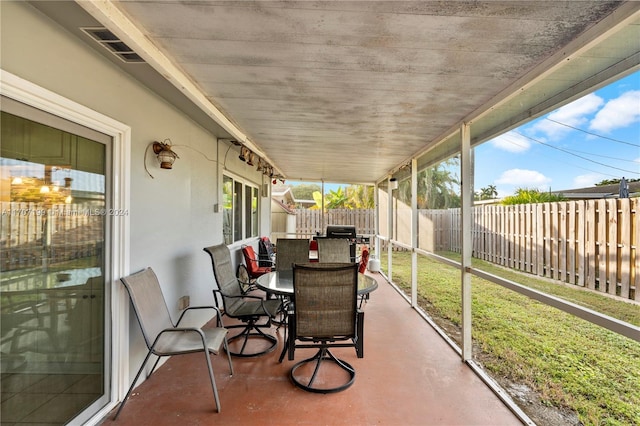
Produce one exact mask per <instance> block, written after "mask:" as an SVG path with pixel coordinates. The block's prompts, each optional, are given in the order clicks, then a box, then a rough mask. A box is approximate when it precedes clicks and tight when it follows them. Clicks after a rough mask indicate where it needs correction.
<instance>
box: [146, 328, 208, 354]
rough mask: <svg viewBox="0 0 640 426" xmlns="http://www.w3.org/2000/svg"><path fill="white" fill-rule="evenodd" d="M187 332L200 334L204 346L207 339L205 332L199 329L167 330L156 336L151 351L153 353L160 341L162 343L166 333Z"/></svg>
mask: <svg viewBox="0 0 640 426" xmlns="http://www.w3.org/2000/svg"><path fill="white" fill-rule="evenodd" d="M185 331H190V332H195V333H198V334H199V335H200V339H202V344H203V345H204V343H205V342H206V338H205V336H204V332H203V331H202V330H201V329H200V328H198V327H175V328H165V329H164V330H162V331H160V333H158V335H157V336H156V340H154V341H153V344H152V345H151V347H150V348H149V349H150V350H151V351H153V350H154V349H155V347H156V344H157V343H158V341H160V337H161V336H162V335H163V334H165V333H175V332H180V333H184V332H185Z"/></svg>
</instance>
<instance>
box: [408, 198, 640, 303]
mask: <svg viewBox="0 0 640 426" xmlns="http://www.w3.org/2000/svg"><path fill="white" fill-rule="evenodd" d="M638 204H639V199H638V198H632V199H629V198H623V199H601V200H587V201H585V200H578V201H563V202H554V203H540V204H520V205H514V206H502V205H491V206H478V207H474V208H473V213H472V214H473V228H472V234H473V256H474V257H476V258H479V259H483V260H486V261H489V262H492V263H496V264H498V265H502V266H505V267H508V268H511V269H516V270H520V271H525V272H528V273H531V274H535V275H539V276H541V277H546V278H550V279H554V280H557V281H560V282H563V283H568V284H574V285H578V286H582V287H586V288H589V289H592V290H596V291H599V292H603V293H608V294H610V295H615V296H619V297H621V298H625V299H635V300H640V291H637V289H638V288H640V274H638V270H640V254H639V253H638V242H639V241H640V226H639V224H638V222H639V220H638ZM460 214H461V213H460V209H450V210H421V211H420V221H419V224H420V230H419V241H420V246H422V245H423V243H424V244H425V245H427V246H429V247H428V248H429V249H433V250H434V251H438V250H449V251H455V252H461V235H462V234H461V229H460V224H461V217H460Z"/></svg>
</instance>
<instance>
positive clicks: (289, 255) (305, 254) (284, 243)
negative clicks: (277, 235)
mask: <svg viewBox="0 0 640 426" xmlns="http://www.w3.org/2000/svg"><path fill="white" fill-rule="evenodd" d="M307 262H309V240H308V239H306V238H281V239H279V240H278V256H277V257H276V271H291V270H292V269H293V264H294V263H307Z"/></svg>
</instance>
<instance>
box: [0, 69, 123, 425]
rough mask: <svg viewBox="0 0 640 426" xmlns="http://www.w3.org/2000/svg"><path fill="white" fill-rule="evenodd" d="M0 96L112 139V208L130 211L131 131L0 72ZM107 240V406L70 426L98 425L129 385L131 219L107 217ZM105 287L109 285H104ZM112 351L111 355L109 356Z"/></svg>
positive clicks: (96, 113)
mask: <svg viewBox="0 0 640 426" xmlns="http://www.w3.org/2000/svg"><path fill="white" fill-rule="evenodd" d="M0 93H1V94H2V95H3V96H6V97H8V98H11V99H14V100H16V101H18V102H21V103H24V104H26V105H29V106H31V107H33V108H36V109H39V110H42V111H45V112H47V113H50V114H53V115H56V116H59V117H61V118H64V119H66V120H68V121H71V122H73V123H77V124H79V125H82V126H85V127H88V128H90V129H93V130H95V131H98V132H101V133H104V134H106V135H108V136H111V138H112V150H111V170H109V171H108V173H109V178H110V186H111V194H109V196H110V205H111V208H113V209H114V210H116V211H127V212H129V211H130V188H131V185H130V165H131V127H130V126H127V125H126V124H124V123H121V122H119V121H116V120H114V119H112V118H111V117H108V116H106V115H104V114H101V113H99V112H97V111H94V110H92V109H90V108H88V107H86V106H84V105H81V104H78V103H76V102H74V101H72V100H70V99H67V98H65V97H63V96H60V95H58V94H56V93H54V92H52V91H50V90H47V89H45V88H43V87H40V86H38V85H36V84H34V83H31V82H30V81H27V80H25V79H23V78H21V77H18V76H16V75H14V74H12V73H10V72H7V71H5V70H3V69H0ZM108 219H109V222H110V232H109V233H108V234H107V235H110V236H111V241H109V248H110V253H109V257H110V259H111V265H109V266H110V268H109V270H108V271H105V272H107V273H108V274H109V275H108V277H107V278H108V279H109V280H110V284H111V285H110V288H111V292H110V299H109V303H108V306H107V308H110V310H109V311H108V312H109V315H110V316H111V317H110V318H109V320H108V321H106V322H105V324H111V327H112V328H111V330H106V331H107V333H108V335H109V336H110V338H108V339H107V343H110V345H109V346H105V348H107V350H105V357H106V359H105V365H107V366H108V370H107V371H106V373H107V375H108V377H107V378H106V379H107V380H109V381H110V383H111V386H110V391H109V395H108V402H107V404H106V405H104V406H102V407H94V408H93V412H90V411H89V410H91V408H92V407H89V409H87V410H85V411H84V412H82V413H81V414H80V415H79V416H78V417H76V418H75V419H74V420H73V421H72V424H76V423H77V424H97V423H98V422H99V421H100V420H101V419H103V418H104V417H105V416H106V415H107V414H108V413H109V412H110V411H111V410H112V409H113V408H114V407H115V406H116V404H117V403H118V401H119V400H120V398H121V397H122V396H123V395H124V394H125V392H126V390H127V388H128V382H129V356H128V353H129V336H128V332H127V331H128V328H129V309H128V306H129V305H128V300H129V299H128V297H127V295H126V293H125V290H124V288H123V287H122V286H121V285H117V283H116V281H117V280H118V279H119V278H120V277H124V276H126V275H128V274H129V259H130V255H129V254H130V218H129V215H113V216H110V217H108ZM105 284H107V282H105ZM109 349H110V350H109Z"/></svg>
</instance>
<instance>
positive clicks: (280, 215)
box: [269, 191, 296, 244]
mask: <svg viewBox="0 0 640 426" xmlns="http://www.w3.org/2000/svg"><path fill="white" fill-rule="evenodd" d="M289 192H290V191H289ZM279 197H280V196H279V195H277V194H273V195H272V197H271V235H270V236H269V238H270V239H271V242H273V243H274V244H277V241H278V238H287V237H289V238H292V237H293V236H295V233H296V212H295V210H294V209H293V207H291V206H290V205H288V204H287V203H285V202H283V201H281V200H280V199H279Z"/></svg>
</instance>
